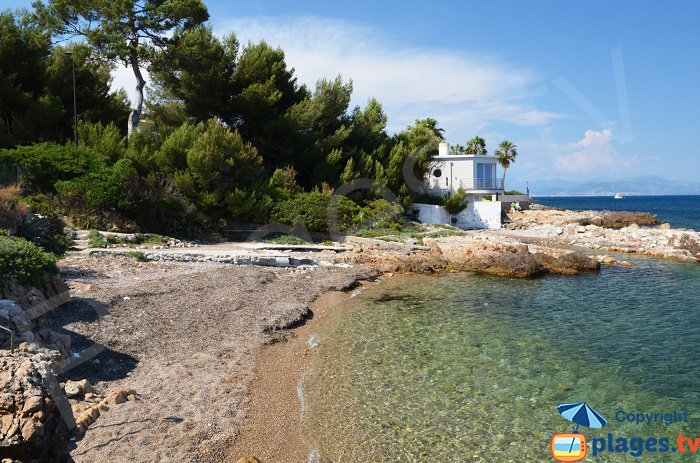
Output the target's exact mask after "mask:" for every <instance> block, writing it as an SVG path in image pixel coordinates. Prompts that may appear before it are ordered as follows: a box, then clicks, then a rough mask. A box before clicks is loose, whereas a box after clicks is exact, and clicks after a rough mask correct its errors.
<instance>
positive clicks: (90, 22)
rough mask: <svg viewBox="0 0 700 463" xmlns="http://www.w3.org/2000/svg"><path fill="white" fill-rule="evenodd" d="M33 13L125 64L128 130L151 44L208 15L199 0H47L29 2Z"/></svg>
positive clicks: (161, 44) (162, 43) (138, 108)
mask: <svg viewBox="0 0 700 463" xmlns="http://www.w3.org/2000/svg"><path fill="white" fill-rule="evenodd" d="M34 9H35V11H36V16H37V18H38V19H39V21H40V22H41V24H43V25H44V26H45V27H46V28H47V29H48V30H49V31H51V32H52V33H53V34H54V35H57V36H63V37H66V36H67V37H76V36H80V37H84V38H85V40H86V41H87V43H88V44H90V45H91V46H92V47H94V48H95V49H96V50H97V51H98V52H99V53H100V55H101V56H103V57H104V58H106V59H108V60H111V61H114V62H119V63H122V64H123V65H124V66H127V67H128V68H130V69H131V70H132V71H133V73H134V77H135V78H136V95H135V101H134V102H133V105H132V109H131V114H130V115H129V122H128V133H129V136H130V135H131V133H132V132H133V130H134V129H136V128H137V127H138V125H139V122H140V118H141V113H142V111H143V101H144V95H143V91H144V87H145V85H146V81H145V79H144V78H143V73H142V70H141V69H142V67H143V66H144V65H147V64H148V63H150V59H151V57H152V56H153V54H154V51H155V49H164V48H166V47H167V46H168V45H169V44H170V43H171V40H172V39H171V38H169V36H168V34H170V33H173V32H175V31H176V30H187V29H189V28H192V27H195V26H198V25H200V24H202V23H203V22H204V21H206V20H207V19H209V13H208V12H207V8H206V6H204V3H202V1H201V0H122V1H115V0H90V1H84V0H48V2H47V3H46V4H44V3H43V2H41V1H36V2H34Z"/></svg>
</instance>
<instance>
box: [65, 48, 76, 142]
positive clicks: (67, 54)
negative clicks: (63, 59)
mask: <svg viewBox="0 0 700 463" xmlns="http://www.w3.org/2000/svg"><path fill="white" fill-rule="evenodd" d="M66 56H68V57H70V58H71V60H72V62H73V141H74V142H75V146H78V94H77V88H76V80H75V56H73V53H71V52H69V51H68V52H66Z"/></svg>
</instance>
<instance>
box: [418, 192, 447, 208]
mask: <svg viewBox="0 0 700 463" xmlns="http://www.w3.org/2000/svg"><path fill="white" fill-rule="evenodd" d="M413 202H414V203H419V204H435V205H438V206H442V204H443V202H444V199H443V197H442V196H438V195H433V194H429V193H424V194H420V195H415V196H414V197H413Z"/></svg>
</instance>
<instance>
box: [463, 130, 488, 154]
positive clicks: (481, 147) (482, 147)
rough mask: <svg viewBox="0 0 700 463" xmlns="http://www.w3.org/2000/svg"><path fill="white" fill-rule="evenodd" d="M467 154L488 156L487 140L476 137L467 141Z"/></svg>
mask: <svg viewBox="0 0 700 463" xmlns="http://www.w3.org/2000/svg"><path fill="white" fill-rule="evenodd" d="M466 153H467V154H480V155H486V154H488V150H487V149H486V140H484V139H483V138H481V137H480V136H478V135H477V136H476V137H474V138H472V139H471V140H469V141H467V151H466Z"/></svg>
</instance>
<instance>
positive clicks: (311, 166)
mask: <svg viewBox="0 0 700 463" xmlns="http://www.w3.org/2000/svg"><path fill="white" fill-rule="evenodd" d="M118 18H127V19H124V21H121V22H120V21H117V19H118ZM207 18H208V13H207V11H206V7H205V6H204V5H203V3H201V1H200V0H167V1H164V2H152V1H148V0H139V1H136V2H113V1H108V0H95V1H93V2H82V1H77V0H45V1H44V2H37V3H36V4H35V11H33V12H26V11H24V12H11V11H5V12H2V13H1V14H0V84H1V85H0V89H1V90H0V183H2V184H5V185H7V184H8V183H12V182H16V183H18V184H19V185H20V191H19V193H18V195H17V197H16V199H15V202H16V203H17V204H22V205H26V206H28V207H30V208H31V209H32V210H33V211H34V212H36V213H40V214H44V215H50V214H55V213H58V214H60V215H62V216H65V217H67V218H68V220H69V221H70V222H71V223H72V225H74V226H77V227H81V228H95V229H118V230H122V231H138V230H145V231H153V232H159V233H168V234H176V235H193V234H198V233H202V232H210V231H219V230H222V229H225V228H227V227H231V226H232V225H233V226H236V224H240V223H243V222H245V223H252V224H256V223H257V224H259V223H266V222H268V221H276V222H280V223H283V224H287V225H290V226H291V225H295V224H302V225H304V226H305V227H306V228H307V229H308V230H310V231H329V230H330V229H335V230H352V229H358V228H362V227H371V226H381V227H397V226H399V225H400V223H401V221H402V218H401V217H402V212H403V209H402V206H403V207H405V206H407V205H408V204H410V203H411V202H412V201H413V200H414V199H415V198H416V196H417V195H418V194H419V191H418V190H419V185H420V180H418V179H421V178H422V176H423V174H424V172H425V171H426V170H427V168H428V166H429V163H430V160H431V157H432V156H434V155H435V154H437V145H438V143H439V142H440V141H441V140H442V133H443V130H442V129H441V128H439V127H438V125H437V121H436V120H435V119H431V118H427V119H424V120H417V121H416V123H415V124H413V125H411V126H409V127H407V128H406V129H405V130H403V131H402V132H400V133H398V134H396V135H389V134H388V133H387V132H386V124H387V117H386V114H385V113H384V111H383V109H382V106H381V104H380V103H379V102H378V101H377V100H375V99H370V100H369V101H368V102H367V103H366V105H365V106H364V107H350V101H351V95H352V88H353V85H352V81H350V80H344V79H343V78H342V77H341V76H338V77H336V78H334V79H330V80H326V79H322V80H319V81H318V82H317V83H316V85H315V86H314V87H313V88H308V87H307V86H306V85H300V84H299V83H298V82H297V79H296V77H295V75H294V70H293V69H290V68H289V66H288V65H287V63H286V61H285V54H284V51H283V50H281V49H279V48H274V47H271V46H270V45H268V44H267V43H265V42H260V43H249V44H247V45H245V46H242V45H241V44H240V43H239V42H238V40H237V39H236V37H235V35H229V36H226V37H222V38H220V37H217V36H215V35H214V34H213V32H212V30H211V28H210V27H209V26H208V25H207V23H206V20H207ZM88 23H89V24H88ZM76 36H78V37H81V41H79V42H77V43H76V42H64V41H63V40H64V39H68V38H72V37H76ZM52 39H54V40H55V41H57V42H59V43H73V44H72V45H66V46H57V45H52V42H51V41H52ZM66 52H70V53H72V55H71V56H70V57H69V56H67V55H66ZM72 59H74V60H75V66H76V74H77V82H78V86H77V88H78V93H77V100H78V112H79V121H80V122H79V124H78V140H79V141H78V144H77V145H76V144H75V143H74V142H73V141H72V134H71V132H72V130H73V127H72V118H71V115H72V109H73V107H72V96H73V95H72V91H73V90H72V80H71V66H72V62H71V60H72ZM114 63H122V64H125V65H127V66H128V67H129V68H130V69H132V70H133V72H134V75H135V77H136V78H137V83H138V87H139V89H138V92H137V98H136V100H137V101H135V102H134V106H133V107H132V109H129V107H128V106H127V100H126V96H125V94H124V92H119V93H109V86H110V70H111V69H112V66H113V65H114ZM142 68H147V69H148V71H149V73H150V76H151V78H152V82H149V83H148V84H149V89H150V91H149V95H148V96H149V98H148V99H146V100H145V102H142V101H141V97H142V96H143V92H142V90H143V85H144V84H145V81H144V80H143V76H142V75H141V69H142ZM142 103H143V105H142ZM129 114H130V115H129ZM127 129H128V130H127ZM464 150H465V151H466V152H470V153H471V152H474V153H480V154H484V153H486V150H485V141H484V140H483V139H481V138H480V137H476V138H475V139H473V140H470V141H469V142H468V147H467V148H465V149H464ZM357 179H369V180H370V181H369V183H367V182H365V183H364V184H363V185H364V186H363V187H362V188H356V189H355V190H354V191H352V192H350V193H347V194H346V195H345V196H347V197H345V196H343V197H338V196H339V195H338V194H334V193H335V190H336V189H338V188H339V187H340V186H342V185H347V184H348V183H349V182H352V181H354V180H357ZM388 192H390V193H388ZM382 198H389V199H391V201H388V200H387V199H382ZM450 206H451V208H452V209H453V210H458V209H460V207H461V208H463V206H464V198H462V197H461V196H460V197H456V198H455V199H453V200H451V201H450ZM329 209H332V210H333V211H334V216H333V217H329ZM329 218H330V219H331V221H332V222H333V223H331V224H329ZM331 231H332V230H331Z"/></svg>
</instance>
